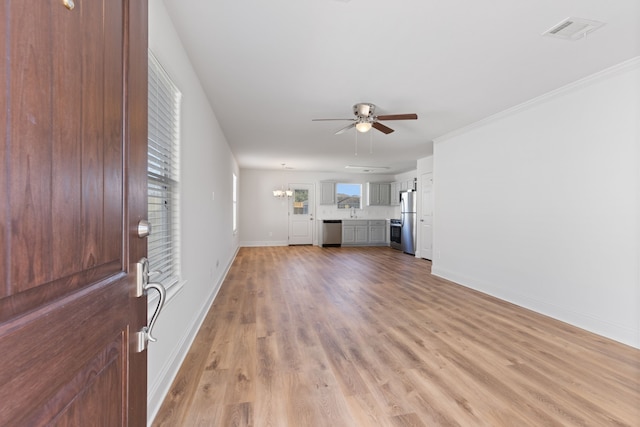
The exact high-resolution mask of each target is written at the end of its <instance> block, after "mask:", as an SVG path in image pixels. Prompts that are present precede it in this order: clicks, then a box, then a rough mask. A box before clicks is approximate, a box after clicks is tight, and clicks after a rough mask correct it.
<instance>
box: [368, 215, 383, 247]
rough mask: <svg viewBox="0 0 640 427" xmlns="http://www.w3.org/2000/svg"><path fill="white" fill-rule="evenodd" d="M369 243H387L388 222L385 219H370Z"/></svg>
mask: <svg viewBox="0 0 640 427" xmlns="http://www.w3.org/2000/svg"><path fill="white" fill-rule="evenodd" d="M369 243H370V244H372V245H374V244H375V245H378V244H386V243H387V222H386V221H384V220H376V221H369Z"/></svg>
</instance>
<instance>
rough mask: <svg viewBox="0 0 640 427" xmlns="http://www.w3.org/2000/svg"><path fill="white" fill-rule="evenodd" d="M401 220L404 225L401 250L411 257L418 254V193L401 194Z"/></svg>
mask: <svg viewBox="0 0 640 427" xmlns="http://www.w3.org/2000/svg"><path fill="white" fill-rule="evenodd" d="M400 219H401V224H402V239H401V241H400V243H401V249H402V251H403V252H406V253H408V254H411V255H415V253H416V227H417V213H416V192H415V191H412V190H409V191H403V192H401V193H400Z"/></svg>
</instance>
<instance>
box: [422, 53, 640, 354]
mask: <svg viewBox="0 0 640 427" xmlns="http://www.w3.org/2000/svg"><path fill="white" fill-rule="evenodd" d="M525 83H526V82H525ZM639 122H640V59H639V58H636V59H635V60H633V61H630V62H627V63H625V64H620V65H619V66H618V67H615V68H614V69H611V70H606V71H605V72H602V73H599V74H598V75H595V76H592V77H590V78H588V79H585V80H583V81H580V82H576V83H574V84H572V85H569V86H567V87H565V88H563V89H561V90H558V91H556V92H554V93H551V94H548V95H547V96H543V97H541V98H539V99H536V100H533V101H531V102H529V103H527V104H526V105H522V106H520V107H517V108H515V109H512V110H511V111H507V112H505V113H503V114H500V115H497V116H496V117H493V118H491V119H489V120H486V121H484V122H482V123H479V124H477V125H475V126H473V127H470V128H468V129H465V130H463V131H461V132H457V133H456V134H453V135H449V136H445V137H443V138H440V139H438V140H436V141H435V147H434V193H435V212H434V214H435V217H434V249H435V253H434V258H435V259H434V264H433V272H434V274H437V275H439V276H442V277H445V278H448V279H451V280H453V281H456V282H458V283H461V284H464V285H466V286H469V287H471V288H474V289H478V290H480V291H482V292H486V293H489V294H492V295H495V296H497V297H499V298H502V299H505V300H508V301H512V302H514V303H516V304H518V305H521V306H524V307H528V308H531V309H533V310H536V311H538V312H541V313H544V314H547V315H550V316H552V317H555V318H557V319H560V320H563V321H566V322H568V323H571V324H573V325H576V326H578V327H581V328H584V329H587V330H590V331H592V332H595V333H598V334H601V335H603V336H606V337H609V338H612V339H615V340H618V341H620V342H623V343H626V344H629V345H632V346H635V347H640V278H639V274H640V273H639V271H640V250H639V246H640V223H639V221H640V220H639V218H640V201H639V197H640V176H639V170H640V148H639V147H640V129H639V124H638V123H639Z"/></svg>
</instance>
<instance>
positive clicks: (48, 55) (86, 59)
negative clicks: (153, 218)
mask: <svg viewBox="0 0 640 427" xmlns="http://www.w3.org/2000/svg"><path fill="white" fill-rule="evenodd" d="M0 21H1V23H2V26H1V28H2V36H3V38H2V43H0V58H2V65H1V66H0V81H2V82H3V87H2V95H0V107H2V108H1V111H4V112H5V113H4V119H3V123H4V126H3V127H2V138H3V139H2V144H0V198H1V202H0V278H1V279H0V280H2V282H1V283H2V286H0V425H2V426H39V425H49V424H55V425H77V426H87V425H96V426H98V425H100V426H118V425H136V426H138V425H140V426H141V425H145V424H146V353H145V352H141V353H136V352H135V351H134V348H133V345H132V343H133V341H134V338H135V332H136V331H138V330H140V328H141V327H142V326H143V325H144V324H145V323H146V300H145V298H144V297H142V298H135V297H134V296H133V292H132V288H133V285H134V282H135V280H134V279H135V278H134V277H133V274H134V273H135V268H132V266H133V264H134V263H135V262H136V261H137V260H139V259H140V258H141V257H143V256H145V254H146V241H145V239H141V238H138V237H137V235H136V224H137V223H138V221H139V220H140V219H142V218H145V217H146V145H147V141H146V134H147V5H146V0H74V1H73V2H72V1H70V0H53V1H42V0H5V1H4V3H3V6H2V8H0Z"/></svg>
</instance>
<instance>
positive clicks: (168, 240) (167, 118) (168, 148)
mask: <svg viewBox="0 0 640 427" xmlns="http://www.w3.org/2000/svg"><path fill="white" fill-rule="evenodd" d="M181 97H182V95H181V93H180V91H179V90H178V88H177V87H176V86H175V85H174V84H173V82H172V81H171V79H170V78H169V76H168V74H167V73H166V72H165V71H164V69H163V68H162V66H160V64H159V63H158V61H157V59H156V58H155V57H154V56H153V54H152V53H151V52H149V104H148V106H149V112H148V114H149V122H148V123H149V124H148V127H149V134H148V138H149V152H148V166H147V182H148V209H149V222H150V223H151V234H150V235H149V237H147V253H148V255H147V257H148V258H149V269H150V270H151V271H159V272H161V273H159V274H157V275H155V276H153V278H152V280H153V281H154V282H160V283H162V284H163V285H164V286H165V288H169V287H171V286H173V285H174V284H176V283H177V282H178V281H179V279H180V227H179V224H180V223H179V214H180V212H179V207H180V203H179V196H180V192H179V179H180V170H179V165H180V162H179V154H180V150H179V148H180V147H179V142H180V99H181Z"/></svg>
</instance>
